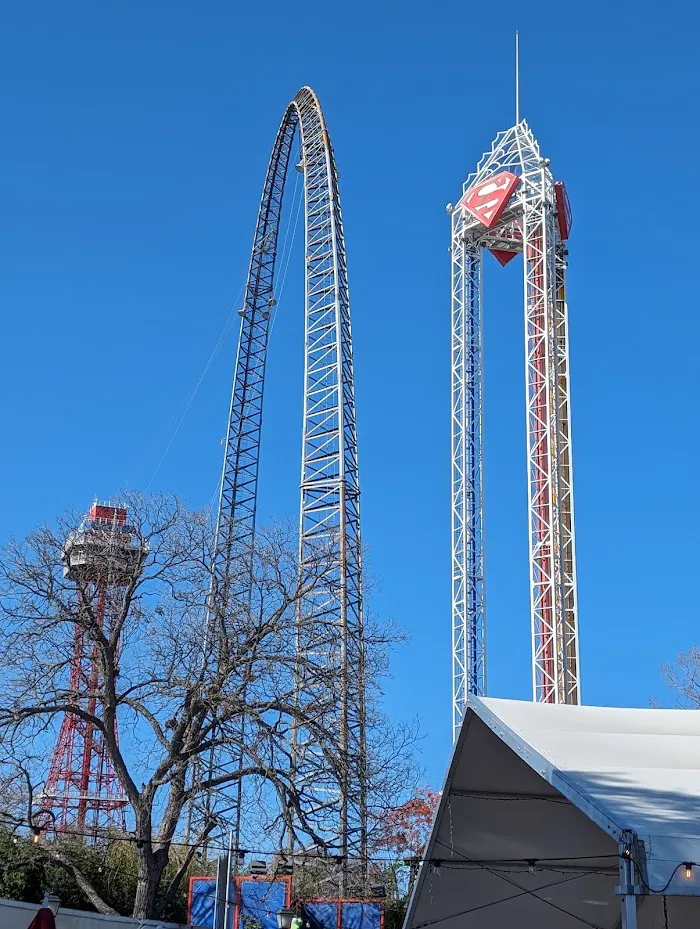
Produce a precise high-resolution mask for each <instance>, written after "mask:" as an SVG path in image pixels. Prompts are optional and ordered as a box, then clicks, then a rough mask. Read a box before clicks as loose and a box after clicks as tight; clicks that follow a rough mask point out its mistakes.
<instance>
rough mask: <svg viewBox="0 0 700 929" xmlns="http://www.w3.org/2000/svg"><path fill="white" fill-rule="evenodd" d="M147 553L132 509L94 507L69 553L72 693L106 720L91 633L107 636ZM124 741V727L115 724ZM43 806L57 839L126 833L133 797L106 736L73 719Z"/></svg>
mask: <svg viewBox="0 0 700 929" xmlns="http://www.w3.org/2000/svg"><path fill="white" fill-rule="evenodd" d="M143 554H144V549H143V546H142V545H141V543H140V542H139V540H138V539H137V538H136V535H135V532H134V530H133V528H132V527H130V526H129V525H128V523H127V511H126V510H125V509H123V508H120V507H114V506H109V505H103V504H98V503H94V504H93V505H92V507H91V508H90V511H89V513H88V514H87V516H86V517H85V519H84V520H83V522H82V523H81V525H80V527H79V528H78V530H77V531H76V532H73V533H71V535H70V536H69V537H68V539H67V540H66V544H65V546H64V549H63V563H64V568H63V573H64V575H65V577H67V578H68V579H69V580H71V581H74V582H75V587H76V616H75V640H74V646H73V658H72V663H71V669H70V677H69V689H70V690H71V692H73V693H77V695H78V697H77V702H78V705H79V706H81V707H83V708H84V709H85V710H86V711H87V712H88V713H90V714H92V715H94V716H96V717H97V718H98V719H99V718H100V717H101V705H100V693H101V690H102V686H101V685H102V681H101V670H100V660H99V655H98V651H97V648H96V646H95V644H94V641H93V637H91V636H90V633H89V630H90V628H91V627H94V625H97V626H99V628H100V629H101V630H102V631H103V632H104V633H105V635H106V636H107V637H109V635H110V631H111V628H112V625H113V622H114V618H115V617H116V616H117V615H119V611H120V610H121V608H122V606H123V603H124V591H125V589H126V587H127V586H128V585H129V584H131V583H132V582H133V580H134V578H135V577H136V576H138V574H139V573H140V571H141V566H142V561H143V557H142V556H143ZM115 736H116V723H115ZM41 802H42V808H43V809H44V810H45V811H47V813H50V815H51V816H52V818H53V822H52V828H54V829H55V831H56V832H57V833H64V834H65V833H70V834H73V835H79V836H84V837H86V838H92V839H93V840H94V839H97V838H98V836H99V835H101V834H104V833H105V832H106V831H107V830H108V829H114V828H118V829H122V830H124V829H125V828H126V822H125V808H126V803H127V800H126V796H125V795H124V792H123V790H122V788H121V785H120V783H119V780H118V778H117V775H116V772H115V771H114V767H113V765H112V762H111V759H110V756H109V753H108V751H107V747H106V745H105V741H104V738H103V734H102V732H100V730H99V729H98V728H97V727H96V726H95V725H94V724H93V723H91V722H87V721H85V720H84V719H81V718H80V717H79V716H77V715H76V714H74V713H66V715H65V716H64V718H63V721H62V723H61V729H60V732H59V735H58V741H57V743H56V747H55V749H54V752H53V757H52V760H51V767H50V770H49V776H48V779H47V783H46V789H45V790H44V793H43V795H42V798H41Z"/></svg>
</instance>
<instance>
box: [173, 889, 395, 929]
mask: <svg viewBox="0 0 700 929" xmlns="http://www.w3.org/2000/svg"><path fill="white" fill-rule="evenodd" d="M231 890H232V892H233V890H234V889H233V887H232V888H231ZM235 893H236V896H235V900H232V904H233V905H232V906H231V907H230V912H229V919H228V925H227V926H226V927H225V929H277V913H278V911H279V910H281V909H282V908H283V907H285V906H286V905H287V882H286V881H279V880H257V881H256V880H252V879H249V880H246V879H245V878H243V879H242V880H238V881H237V882H236V891H235ZM215 896H216V881H215V880H214V878H207V877H202V878H193V880H192V900H191V905H190V912H189V922H190V923H192V925H193V926H202V927H204V929H214V904H215ZM223 904H224V901H223V900H222V901H221V906H223ZM301 913H302V915H303V916H304V919H305V921H308V922H309V924H310V925H309V929H381V921H382V907H381V904H379V903H365V902H346V901H343V900H315V901H309V902H307V901H304V902H302V904H301ZM222 918H223V914H222V916H221V917H220V919H222ZM220 924H221V923H220Z"/></svg>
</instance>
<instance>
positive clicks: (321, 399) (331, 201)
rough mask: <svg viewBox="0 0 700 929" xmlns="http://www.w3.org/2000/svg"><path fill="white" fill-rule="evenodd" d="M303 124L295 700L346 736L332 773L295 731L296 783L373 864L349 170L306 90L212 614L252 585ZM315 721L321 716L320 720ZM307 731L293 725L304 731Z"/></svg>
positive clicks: (250, 367)
mask: <svg viewBox="0 0 700 929" xmlns="http://www.w3.org/2000/svg"><path fill="white" fill-rule="evenodd" d="M297 127H298V128H299V135H300V158H301V160H300V164H299V165H298V168H299V169H300V170H301V171H303V176H304V194H305V252H304V261H305V280H306V286H305V304H306V309H305V363H304V420H303V439H302V467H301V501H300V557H299V562H300V572H301V573H302V575H305V574H314V573H315V570H316V566H317V565H318V564H319V563H322V564H323V570H322V576H321V581H320V583H317V584H316V586H315V587H314V589H313V592H312V593H309V594H308V595H307V596H306V597H305V598H304V600H303V601H302V604H301V607H300V610H299V614H298V634H297V643H296V647H297V652H298V654H299V655H300V657H303V658H304V660H303V661H299V662H298V668H299V669H300V670H299V671H298V673H297V680H296V700H297V702H298V704H299V705H303V707H304V708H305V709H306V710H309V709H310V708H313V714H314V715H315V721H316V723H317V725H318V726H319V728H320V727H330V726H332V727H334V728H335V729H336V730H337V731H338V733H339V735H340V740H339V741H340V745H341V754H342V757H341V758H340V759H336V760H334V763H333V765H329V763H328V759H324V758H323V757H322V756H321V754H320V752H319V751H318V750H317V747H316V744H315V741H314V738H313V737H312V735H311V733H309V732H305V731H299V730H298V729H294V746H293V757H294V766H295V768H294V774H295V778H296V782H297V784H299V785H302V784H308V783H313V786H314V791H315V795H316V796H317V797H319V798H320V799H319V800H318V806H317V808H316V809H315V810H314V811H313V812H314V814H315V815H316V820H317V822H318V821H319V820H320V821H321V827H322V828H323V830H324V833H325V836H326V837H327V840H328V845H329V849H332V850H333V852H334V854H336V855H338V856H339V857H340V856H342V859H343V862H344V865H343V869H342V871H343V874H344V873H345V872H346V869H347V859H348V856H357V857H361V858H362V859H363V860H364V859H365V858H366V853H367V808H366V785H365V780H366V778H365V769H366V741H365V738H366V736H365V689H364V688H365V653H364V626H363V615H362V565H361V549H360V491H359V476H358V458H357V436H356V425H355V396H354V375H353V358H352V335H351V328H350V302H349V293H348V279H347V264H346V257H345V240H344V235H343V219H342V213H341V208H340V193H339V185H338V172H337V169H336V165H335V158H334V154H333V148H332V145H331V141H330V138H329V135H328V130H327V128H326V125H325V121H324V118H323V113H322V111H321V107H320V104H319V102H318V98H317V97H316V94H315V93H314V91H313V90H311V88H309V87H304V88H302V89H301V90H300V91H299V93H298V94H297V95H296V97H295V98H294V100H292V102H291V103H290V104H289V106H288V107H287V110H286V112H285V114H284V117H283V120H282V124H281V126H280V129H279V132H278V134H277V138H276V141H275V144H274V147H273V151H272V155H271V158H270V163H269V166H268V172H267V177H266V180H265V185H264V188H263V195H262V198H261V203H260V209H259V213H258V222H257V227H256V231H255V238H254V244H253V251H252V256H251V263H250V270H249V274H248V282H247V286H246V292H245V300H244V306H243V309H242V310H241V316H242V323H241V331H240V337H239V346H238V355H237V359H236V367H235V373H234V385H233V393H232V398H231V410H230V415H229V427H228V435H227V440H226V452H225V457H224V468H223V477H222V485H221V497H220V505H219V515H218V522H217V537H216V551H215V559H214V566H213V572H212V573H213V580H212V596H211V604H212V606H211V607H210V612H211V611H212V610H213V611H214V612H215V613H217V614H220V615H222V616H225V615H227V614H228V613H229V612H230V604H231V603H232V602H233V599H234V598H235V597H236V596H242V595H244V594H245V590H246V587H247V585H249V584H250V578H251V572H252V570H253V568H252V559H253V546H254V536H255V518H256V505H257V483H258V464H259V453H260V437H261V428H262V401H263V389H264V381H265V365H266V361H267V344H268V337H269V330H270V309H271V307H272V306H273V305H274V303H275V299H274V275H275V263H276V258H277V247H278V234H279V226H280V218H281V212H282V200H283V195H284V188H285V180H286V176H287V172H288V167H289V163H290V158H291V151H292V143H293V140H294V136H295V133H296V130H297ZM307 715H308V714H307ZM293 728H294V727H293Z"/></svg>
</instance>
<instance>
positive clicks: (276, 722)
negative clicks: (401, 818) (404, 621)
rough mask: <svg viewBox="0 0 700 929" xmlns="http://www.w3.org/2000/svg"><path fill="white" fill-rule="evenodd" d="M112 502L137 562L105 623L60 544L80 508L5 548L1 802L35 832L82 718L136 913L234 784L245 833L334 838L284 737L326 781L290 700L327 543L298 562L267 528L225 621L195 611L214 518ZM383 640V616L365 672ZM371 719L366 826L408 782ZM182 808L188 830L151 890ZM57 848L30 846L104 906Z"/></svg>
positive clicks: (390, 732)
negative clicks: (118, 819) (88, 676)
mask: <svg viewBox="0 0 700 929" xmlns="http://www.w3.org/2000/svg"><path fill="white" fill-rule="evenodd" d="M118 505H119V506H124V507H127V508H128V513H129V517H128V518H129V524H130V526H131V527H132V532H133V538H134V540H135V549H137V550H138V551H139V552H141V556H140V557H141V558H142V562H141V563H140V564H139V569H138V571H134V572H133V576H131V577H130V579H129V582H128V584H125V585H123V587H122V589H121V591H120V596H119V600H118V602H117V603H116V604H113V605H112V610H111V614H110V621H109V623H108V624H105V623H101V622H99V621H98V617H97V612H96V604H95V602H94V591H92V590H91V588H90V587H89V585H87V584H83V582H82V581H80V580H77V581H76V580H72V579H71V578H70V577H68V576H64V570H63V569H64V546H65V541H66V539H67V538H70V537H71V534H74V533H76V531H78V529H79V525H80V518H79V517H77V516H75V515H68V516H65V517H63V518H61V519H59V520H58V521H57V523H56V525H55V526H53V527H49V526H43V527H41V528H40V529H37V530H36V531H35V532H33V533H31V534H30V535H29V536H28V538H27V539H26V540H24V541H12V542H10V544H9V545H8V546H7V547H6V548H5V549H4V550H3V551H2V553H0V585H1V588H0V594H1V600H0V609H1V610H2V614H1V615H2V620H3V626H4V637H3V647H2V649H1V650H0V687H2V692H3V701H2V707H1V708H0V774H1V775H2V776H4V778H5V781H6V783H7V785H11V786H12V790H8V791H6V792H5V793H4V794H3V797H2V799H0V809H2V810H3V812H2V816H3V818H4V820H5V822H7V823H9V824H13V825H15V826H19V825H20V824H22V825H23V826H24V827H25V828H26V827H29V828H32V827H33V828H34V829H35V830H36V828H37V823H39V822H40V821H41V803H40V802H39V798H40V795H41V788H42V784H43V782H44V779H45V777H46V768H47V758H48V755H49V754H50V750H51V744H52V738H53V734H54V733H55V729H56V726H57V725H58V724H59V723H60V720H61V718H62V717H63V715H64V714H74V716H76V717H78V718H79V719H80V720H82V721H83V722H85V723H87V724H89V725H91V726H92V727H94V730H95V731H96V732H97V733H99V736H100V738H101V739H103V740H104V744H105V746H106V751H107V752H108V754H109V757H110V759H111V762H112V764H113V767H114V769H115V771H116V774H117V776H118V779H119V782H120V783H121V785H122V788H123V790H124V793H125V795H126V797H127V799H128V808H129V827H130V829H131V832H130V836H131V838H132V839H133V841H134V843H135V846H136V848H137V854H138V883H137V891H136V899H135V902H134V909H133V915H134V916H139V917H142V918H149V917H158V916H160V915H161V914H162V913H163V912H164V910H166V909H167V907H168V905H169V904H170V902H171V901H172V899H173V896H174V895H175V894H176V893H177V890H178V887H179V885H180V882H181V881H182V878H183V876H184V875H185V873H186V872H187V869H188V868H189V866H190V864H191V862H192V858H193V855H194V854H195V851H196V850H197V848H199V847H201V846H202V844H203V843H205V842H206V841H207V840H208V839H210V837H212V836H215V835H216V834H217V832H218V831H219V830H220V829H221V828H222V824H223V823H225V820H226V814H227V811H228V810H229V809H230V807H231V805H232V797H233V796H234V795H235V794H236V791H237V788H238V785H239V784H242V785H244V797H245V801H246V815H247V817H248V829H249V833H248V834H249V835H255V836H257V837H258V839H259V841H260V842H262V841H264V842H265V843H266V844H267V845H268V846H270V847H279V845H275V843H278V842H280V841H281V835H282V834H283V832H286V834H287V836H289V834H290V832H291V833H292V834H293V841H294V842H295V843H296V844H297V845H298V844H299V843H302V842H307V843H312V844H314V845H315V847H317V848H321V849H328V830H327V816H328V810H329V803H330V804H332V800H330V801H329V798H328V796H327V792H326V793H325V794H324V795H321V794H320V793H319V791H318V790H317V789H316V785H315V784H314V783H313V782H309V781H305V782H304V783H301V784H300V783H295V781H294V777H293V768H294V766H293V758H292V753H293V739H292V732H293V730H294V728H295V727H297V728H303V730H304V731H305V732H306V733H309V734H310V737H312V738H313V739H314V740H315V742H316V745H317V752H318V755H319V757H321V758H322V759H323V761H324V764H325V765H326V767H327V771H328V772H330V776H331V777H333V776H336V775H337V776H338V777H339V776H340V772H339V771H338V770H337V766H338V758H339V757H340V754H341V753H340V746H339V741H338V740H339V733H338V732H337V731H335V729H334V727H333V726H332V724H329V722H328V716H327V714H323V715H314V714H313V707H308V706H307V707H300V706H299V704H298V701H295V699H294V683H295V672H298V668H295V662H297V661H298V655H297V653H296V649H295V642H296V636H297V634H298V623H299V617H300V616H302V615H303V611H302V610H300V609H298V606H299V604H300V603H301V602H302V601H303V600H304V598H306V597H308V596H309V595H310V594H311V593H312V592H313V591H314V589H315V587H316V585H317V584H320V583H322V582H323V578H324V577H325V576H326V575H327V573H328V572H327V565H326V564H325V562H324V558H323V555H322V553H319V557H318V558H317V559H315V561H314V563H313V564H312V565H306V566H305V567H304V569H303V570H301V569H300V566H299V563H298V559H297V557H296V553H297V540H296V538H295V535H294V533H293V532H291V531H289V530H287V529H284V528H281V527H273V528H272V529H267V530H263V531H261V532H259V533H258V537H257V543H256V550H255V553H254V570H253V577H252V588H251V589H252V594H251V595H248V594H247V593H246V595H245V596H240V597H238V598H234V601H233V602H232V603H229V605H228V611H227V614H226V616H218V615H217V616H216V617H214V616H212V615H211V614H208V612H207V603H208V602H210V601H209V599H208V598H209V597H210V590H209V585H210V577H211V575H210V566H211V555H212V552H211V544H212V539H213V528H212V525H211V520H210V517H209V514H207V513H203V512H192V511H190V510H188V509H187V508H186V507H184V506H183V505H182V504H181V503H180V502H179V501H178V500H177V499H175V498H172V497H144V496H142V495H139V494H136V493H127V494H125V495H124V496H123V498H122V499H120V500H119V501H118ZM95 557H101V556H100V555H99V553H97V554H96V555H95ZM104 557H108V556H106V555H105V556H104ZM329 557H331V556H330V553H329ZM107 570H112V567H110V565H107V564H106V565H105V571H107ZM207 617H208V619H207ZM315 622H318V619H317V618H316V619H315ZM76 629H78V630H79V631H80V635H81V636H82V640H83V642H85V643H87V646H88V647H89V648H90V649H92V650H93V653H94V654H95V655H96V658H97V666H98V669H99V673H98V675H97V678H96V680H93V682H92V684H91V685H90V686H92V687H93V688H94V692H93V693H91V694H90V695H86V694H85V691H84V688H81V689H80V691H78V690H76V688H75V686H74V684H73V685H71V682H70V668H71V660H72V656H73V651H74V642H75V636H76ZM392 638H393V636H392V635H391V634H390V633H387V631H386V630H383V629H381V628H380V627H375V628H374V629H371V630H370V631H369V632H368V641H367V654H368V656H369V657H370V661H371V662H374V671H375V672H376V671H379V670H381V666H382V662H383V661H385V655H386V648H385V646H386V645H387V644H388V643H389V641H390V640H391V639H392ZM304 660H309V661H313V657H308V658H305V659H304ZM313 673H314V674H315V675H317V676H318V674H320V673H321V671H320V669H319V668H314V669H313ZM370 677H372V674H370ZM374 677H375V679H376V674H375V675H374ZM328 683H329V684H332V682H328ZM88 696H89V698H90V699H87V697H88ZM117 720H118V731H119V738H118V739H117V737H116V734H115V733H116V731H117ZM369 731H370V734H373V737H372V735H371V738H370V743H371V744H370V752H369V755H370V761H369V763H368V772H367V787H368V793H369V796H370V798H371V803H372V805H373V806H372V812H373V814H374V819H375V821H377V822H378V821H380V820H381V816H382V815H383V813H384V812H385V811H386V809H387V806H391V805H393V804H394V798H395V797H396V796H397V794H398V791H399V790H400V789H402V788H404V787H405V785H406V783H407V767H406V764H407V762H408V749H409V745H410V741H411V733H407V732H404V731H402V730H400V729H398V730H397V729H394V728H393V727H391V726H390V725H389V724H388V723H387V722H386V720H384V719H383V718H382V717H381V715H380V714H379V713H378V712H377V711H376V709H375V710H374V711H373V715H371V724H370V727H369ZM38 756H39V757H38ZM326 781H327V779H326ZM186 816H189V819H190V824H191V826H192V828H193V829H194V833H191V834H190V841H189V847H188V848H187V849H186V853H185V854H184V855H182V856H181V857H179V865H180V866H179V867H178V869H177V871H176V872H175V874H174V876H173V877H172V878H171V879H170V880H169V882H168V884H167V886H163V876H164V874H165V871H166V867H167V865H168V862H169V860H170V857H171V852H172V849H173V846H174V845H175V844H177V836H178V835H181V831H182V825H183V820H184V819H185V817H186ZM178 830H180V832H178ZM67 847H68V846H67V843H66V845H65V847H64V848H62V844H61V841H60V836H57V838H56V840H54V841H49V842H44V843H42V845H41V853H42V854H45V855H50V856H52V857H53V859H54V860H55V861H56V862H58V863H59V864H61V865H62V866H63V867H65V868H66V869H68V870H71V872H72V873H73V874H74V877H75V878H76V880H77V881H78V882H79V884H80V886H81V888H82V889H83V890H84V892H85V893H86V894H87V896H88V897H89V899H90V900H91V902H92V903H93V905H94V906H95V907H96V908H97V909H98V910H100V911H102V912H109V911H110V908H109V906H108V905H107V904H106V903H105V902H104V901H103V900H102V899H101V898H100V897H99V894H98V893H97V891H96V890H95V888H94V887H92V886H91V885H90V883H89V881H88V880H87V878H86V877H85V876H84V875H81V874H80V872H79V868H77V866H76V864H75V862H73V861H71V860H70V858H69V857H67V856H68V852H67V851H66V849H67ZM331 851H332V850H331Z"/></svg>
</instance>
